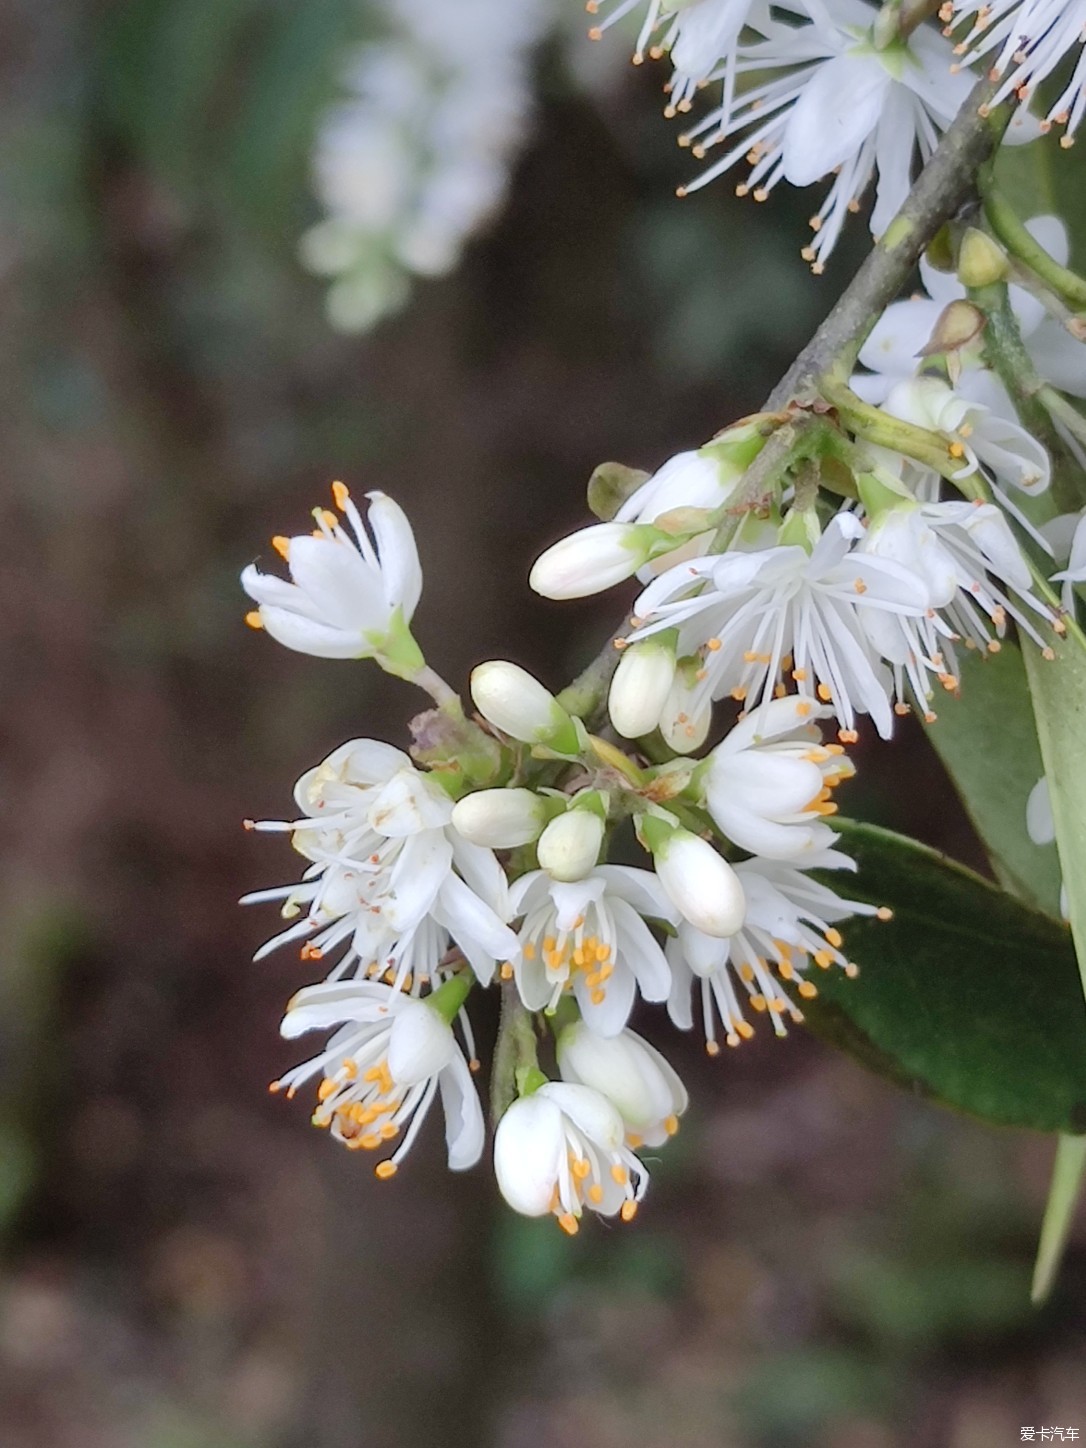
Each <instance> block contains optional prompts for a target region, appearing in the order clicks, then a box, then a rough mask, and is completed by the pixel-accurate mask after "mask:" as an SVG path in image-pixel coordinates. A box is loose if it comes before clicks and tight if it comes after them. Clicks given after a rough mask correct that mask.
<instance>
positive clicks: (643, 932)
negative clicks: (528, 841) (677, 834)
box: [503, 865, 679, 1036]
mask: <svg viewBox="0 0 1086 1448" xmlns="http://www.w3.org/2000/svg"><path fill="white" fill-rule="evenodd" d="M509 893H510V898H511V901H512V906H513V910H514V912H515V914H516V915H517V916H523V921H522V923H521V926H520V951H519V954H518V956H517V957H516V958H514V959H513V960H512V963H511V964H509V965H508V966H503V974H504V975H506V976H508V975H513V976H515V978H516V983H517V989H518V990H519V992H520V997H521V1000H522V1001H523V1002H524V1004H525V1005H526V1006H527V1008H528V1009H529V1010H531V1011H539V1010H547V1009H553V1008H554V1007H555V1006H556V1005H557V1004H558V1001H559V1000H560V999H561V996H562V994H563V992H565V991H572V992H573V994H574V996H575V997H576V1000H577V1004H578V1005H579V1007H580V1009H581V1014H582V1016H584V1018H585V1020H586V1021H587V1022H588V1024H589V1025H590V1026H591V1027H592V1029H593V1030H595V1031H598V1032H599V1033H600V1034H601V1035H604V1036H613V1035H616V1034H617V1033H618V1032H619V1031H621V1029H622V1027H623V1026H624V1025H625V1024H626V1021H627V1019H628V1018H629V1014H630V1010H631V1008H632V1006H633V1002H634V997H635V995H636V994H637V992H638V991H640V993H641V995H642V996H643V997H644V998H645V1000H647V1001H660V1000H664V999H665V998H666V996H667V993H668V987H669V985H670V980H671V978H670V974H669V972H668V968H667V961H666V959H665V958H664V952H663V950H662V949H661V948H660V946H659V945H658V944H657V942H656V940H655V939H654V938H653V935H652V932H651V931H650V930H649V928H648V926H647V925H646V924H645V921H644V920H643V919H642V916H647V917H649V918H650V919H655V920H663V921H666V922H667V923H668V924H671V925H675V924H677V923H678V919H679V915H678V912H677V911H676V909H675V907H674V905H673V904H672V902H671V900H670V899H669V898H668V896H667V894H666V893H665V891H664V889H663V887H662V885H661V884H660V882H659V881H658V880H657V878H656V876H655V875H654V874H653V873H652V872H651V871H650V870H638V869H634V868H633V867H631V866H626V865H599V866H597V867H596V869H594V870H593V871H592V872H591V874H589V875H587V876H586V877H585V878H584V879H583V880H577V881H572V882H569V881H561V880H554V879H552V878H551V876H550V875H548V874H547V872H546V870H533V871H532V872H531V873H529V874H527V875H522V876H521V878H520V879H519V880H516V881H514V882H513V885H512V886H511V887H510V892H509Z"/></svg>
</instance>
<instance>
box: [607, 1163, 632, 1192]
mask: <svg viewBox="0 0 1086 1448" xmlns="http://www.w3.org/2000/svg"><path fill="white" fill-rule="evenodd" d="M611 1177H612V1180H614V1181H616V1182H617V1183H618V1184H619V1186H620V1187H624V1186H625V1185H626V1183H627V1182H628V1181H629V1179H630V1173H629V1172H628V1171H627V1170H626V1168H625V1167H624V1166H622V1165H621V1163H620V1162H617V1161H616V1162H615V1164H614V1165H613V1166H612V1168H611Z"/></svg>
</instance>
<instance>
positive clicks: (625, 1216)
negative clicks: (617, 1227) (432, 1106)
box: [619, 1201, 637, 1222]
mask: <svg viewBox="0 0 1086 1448" xmlns="http://www.w3.org/2000/svg"><path fill="white" fill-rule="evenodd" d="M619 1216H620V1217H621V1218H622V1220H623V1221H624V1222H632V1221H633V1219H634V1217H636V1216H637V1203H636V1202H633V1201H630V1202H623V1203H622V1206H621V1208H620V1209H619Z"/></svg>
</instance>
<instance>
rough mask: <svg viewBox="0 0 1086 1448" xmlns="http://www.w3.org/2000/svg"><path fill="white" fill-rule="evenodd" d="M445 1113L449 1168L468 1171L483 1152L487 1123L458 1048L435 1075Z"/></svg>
mask: <svg viewBox="0 0 1086 1448" xmlns="http://www.w3.org/2000/svg"><path fill="white" fill-rule="evenodd" d="M437 1084H438V1088H439V1089H440V1091H441V1105H442V1109H443V1110H444V1112H445V1142H446V1146H447V1148H448V1153H449V1167H450V1169H451V1170H452V1171H467V1169H468V1168H469V1167H472V1166H474V1165H475V1163H476V1162H477V1161H478V1160H479V1158H480V1157H481V1156H482V1154H483V1147H484V1145H485V1144H486V1124H485V1122H484V1121H483V1108H482V1106H481V1105H480V1104H479V1093H478V1091H476V1089H475V1082H474V1081H473V1080H472V1076H471V1072H470V1071H469V1070H468V1065H467V1062H466V1061H465V1060H464V1058H463V1056H462V1055H461V1054H460V1052H459V1051H457V1052H456V1054H455V1055H454V1056H453V1058H452V1060H451V1061H450V1062H449V1064H448V1066H446V1068H445V1070H444V1071H442V1073H441V1075H440V1076H439V1077H438V1083H437Z"/></svg>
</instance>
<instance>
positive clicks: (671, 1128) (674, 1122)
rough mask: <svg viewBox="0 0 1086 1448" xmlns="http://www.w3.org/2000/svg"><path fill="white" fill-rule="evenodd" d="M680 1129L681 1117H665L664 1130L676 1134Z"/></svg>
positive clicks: (670, 1134) (671, 1134)
mask: <svg viewBox="0 0 1086 1448" xmlns="http://www.w3.org/2000/svg"><path fill="white" fill-rule="evenodd" d="M678 1129H679V1118H678V1117H677V1116H674V1115H672V1116H669V1117H667V1118H666V1119H665V1121H664V1130H665V1131H666V1132H667V1134H668V1136H674V1135H675V1133H676V1132H677V1131H678Z"/></svg>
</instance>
